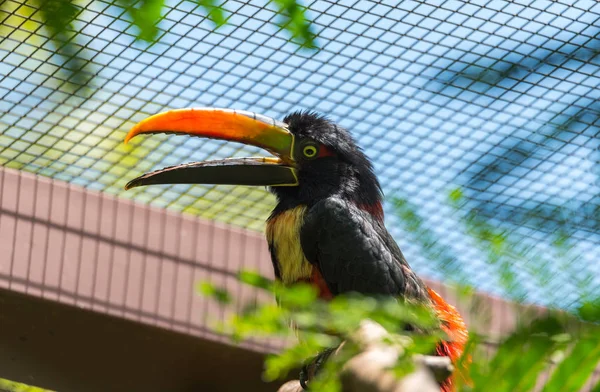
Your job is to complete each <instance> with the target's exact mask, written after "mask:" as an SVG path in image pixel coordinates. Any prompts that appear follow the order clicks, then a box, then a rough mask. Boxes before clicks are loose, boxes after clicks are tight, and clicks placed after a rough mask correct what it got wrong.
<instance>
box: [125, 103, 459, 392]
mask: <svg viewBox="0 0 600 392" xmlns="http://www.w3.org/2000/svg"><path fill="white" fill-rule="evenodd" d="M155 133H175V134H187V135H191V136H197V137H203V138H211V139H218V140H226V141H232V142H239V143H244V144H247V145H252V146H256V147H259V148H261V149H264V150H266V151H267V152H269V153H271V155H272V156H268V157H267V156H266V157H249V158H225V159H219V160H210V161H203V162H193V163H184V164H181V165H176V166H171V167H167V168H164V169H160V170H156V171H153V172H150V173H146V174H144V175H142V176H140V177H137V178H135V179H133V180H131V181H130V182H128V183H127V185H126V186H125V189H131V188H134V187H139V186H146V185H155V184H229V185H247V186H267V187H268V188H269V190H270V191H271V192H272V193H273V194H274V195H275V198H276V205H275V207H274V209H273V210H272V212H271V214H270V216H269V217H268V219H267V224H266V239H267V243H268V247H269V251H270V255H271V261H272V264H273V271H274V275H275V277H276V279H277V280H279V281H281V282H283V283H284V284H294V283H296V282H310V283H311V284H313V285H314V286H315V287H316V288H317V289H318V292H319V297H320V298H322V299H324V300H329V299H331V298H333V297H335V296H337V295H341V294H346V293H352V292H357V293H360V294H363V295H373V296H392V297H396V298H401V299H407V300H411V301H413V302H416V303H420V304H424V305H426V306H429V307H430V308H431V309H432V310H433V312H434V314H435V315H436V316H437V318H438V319H439V321H440V328H441V329H442V330H443V331H444V332H445V333H446V335H447V337H448V339H445V340H443V341H441V342H440V343H439V344H438V346H437V348H436V353H437V355H440V356H448V357H450V359H451V360H452V362H453V363H456V361H458V359H459V357H460V356H461V354H462V353H463V351H464V347H465V344H466V341H467V337H468V331H467V328H466V325H465V323H464V321H463V319H462V317H461V315H460V314H459V312H458V311H457V310H456V309H455V308H454V307H453V306H451V305H450V304H448V303H447V302H446V301H445V300H444V299H443V298H442V297H441V296H440V295H438V294H437V293H436V292H435V291H434V290H432V289H431V288H429V287H427V285H426V284H425V283H424V282H423V281H422V280H421V279H420V278H419V277H418V276H417V274H416V273H415V272H414V270H413V269H412V268H411V267H410V265H409V264H408V262H407V261H406V258H405V257H404V255H403V254H402V252H401V250H400V248H399V247H398V245H397V243H396V241H395V240H394V238H393V237H392V235H391V234H390V233H389V232H388V230H387V229H386V226H385V223H384V211H383V204H382V203H383V192H382V188H381V186H380V183H379V181H378V179H377V176H376V174H375V171H374V168H373V165H372V163H371V161H370V160H369V158H368V157H367V155H366V154H365V153H364V151H363V150H362V149H361V148H360V147H359V146H358V144H357V143H356V140H355V139H354V138H353V136H352V134H351V133H350V132H349V131H348V130H346V129H345V128H343V127H341V126H339V125H337V124H336V123H335V122H333V121H332V120H330V119H329V118H328V117H326V116H324V115H322V114H319V113H316V112H312V111H295V112H293V113H291V114H289V115H287V116H286V117H285V118H284V119H283V120H282V121H279V120H276V119H273V118H270V117H267V116H264V115H260V114H257V113H254V112H249V111H245V110H235V109H219V108H184V109H174V110H169V111H166V112H163V113H159V114H156V115H153V116H150V117H148V118H146V119H144V120H142V121H141V122H139V123H137V124H136V125H135V126H134V127H133V128H132V129H131V130H130V131H129V133H128V134H127V136H126V138H125V142H126V143H127V142H128V141H129V140H130V139H131V138H133V137H135V136H138V135H140V134H155ZM441 390H442V391H444V392H448V391H452V390H454V386H453V380H452V378H449V379H447V380H446V381H445V382H444V383H443V384H442V386H441Z"/></svg>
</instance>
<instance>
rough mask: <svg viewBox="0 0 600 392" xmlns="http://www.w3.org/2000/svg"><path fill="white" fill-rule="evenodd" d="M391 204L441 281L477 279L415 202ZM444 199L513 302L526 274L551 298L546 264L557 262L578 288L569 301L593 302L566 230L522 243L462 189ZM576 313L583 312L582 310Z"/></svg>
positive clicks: (521, 294)
mask: <svg viewBox="0 0 600 392" xmlns="http://www.w3.org/2000/svg"><path fill="white" fill-rule="evenodd" d="M392 203H393V206H394V209H395V212H396V214H397V215H398V216H399V217H400V220H399V222H400V224H401V225H402V226H403V228H404V229H405V231H406V232H407V233H408V234H409V235H410V236H411V237H410V240H411V242H413V243H415V244H418V245H419V246H420V247H421V249H422V251H423V254H424V255H425V256H426V258H427V259H428V260H429V261H430V262H432V263H436V267H437V269H438V270H439V271H440V272H442V273H443V274H444V277H445V280H446V281H450V282H453V283H455V284H458V285H459V286H461V287H462V288H463V289H464V290H467V292H468V291H469V287H471V286H472V285H474V284H475V283H476V282H474V281H473V279H475V278H476V277H475V276H474V275H473V274H472V273H467V272H469V271H471V270H470V269H468V268H466V266H465V265H463V263H462V262H461V260H460V258H459V255H457V254H456V251H455V250H453V249H452V247H451V246H450V245H444V241H443V240H442V239H441V238H440V237H439V236H438V235H437V234H436V233H435V232H434V230H432V229H431V228H429V227H428V225H427V222H426V219H425V217H423V216H421V215H420V214H419V212H418V209H417V207H416V206H415V205H414V204H412V203H410V202H409V201H408V200H407V199H406V198H404V197H399V196H397V197H395V198H393V199H392ZM448 204H449V205H450V206H451V207H452V208H453V210H454V213H455V216H457V217H458V219H459V222H460V223H461V226H460V227H457V230H462V231H463V233H464V234H465V236H466V238H468V239H469V242H471V243H472V244H473V245H474V246H475V248H476V249H477V250H478V251H479V254H480V255H481V256H482V259H483V261H484V262H486V263H487V264H489V265H492V266H494V267H495V268H496V271H497V277H496V278H497V280H498V283H499V285H500V289H501V290H502V292H503V294H504V296H506V297H508V298H510V299H511V300H513V301H517V302H524V301H526V300H527V299H528V297H527V292H528V290H527V288H526V287H525V286H524V284H523V282H524V280H525V279H531V281H527V284H534V285H536V289H538V290H541V291H542V292H544V293H545V294H546V298H547V299H550V300H551V301H552V300H553V299H554V298H555V296H554V295H552V294H551V293H552V291H553V290H555V289H556V288H555V287H554V286H553V285H552V284H553V283H555V282H554V280H553V279H552V277H553V276H552V274H553V273H552V271H551V270H550V269H549V267H548V266H549V265H551V264H552V263H557V262H558V263H559V265H560V268H561V269H562V270H563V272H566V273H567V274H568V275H569V276H570V279H571V280H572V282H574V283H575V285H576V287H577V288H578V292H577V293H573V295H574V296H576V298H574V299H573V301H572V304H571V305H575V306H578V307H579V306H582V304H584V303H585V304H586V305H585V309H588V310H589V309H591V308H592V307H593V306H592V305H591V302H590V298H594V293H591V292H590V290H589V287H590V282H591V281H592V280H593V276H592V275H591V273H590V272H584V271H581V270H573V268H575V267H576V266H577V265H579V264H578V263H577V261H578V259H579V258H580V254H578V253H577V252H576V251H575V250H574V249H573V248H574V241H573V239H572V238H571V237H570V236H569V235H568V234H567V233H565V232H563V231H557V232H555V233H553V235H552V236H548V237H549V243H550V245H551V246H550V248H546V249H538V248H536V247H534V246H532V245H530V244H527V243H523V241H522V236H521V235H520V234H519V233H518V232H516V231H514V230H508V229H505V228H502V227H500V226H499V225H495V224H494V223H493V222H492V221H491V220H490V219H489V218H488V217H487V216H486V215H485V214H481V213H480V211H479V210H478V209H471V208H470V200H469V199H468V198H467V197H466V196H465V195H464V192H463V190H462V189H461V188H456V189H454V190H452V191H451V192H450V193H449V197H448ZM524 273H525V274H526V275H524ZM550 305H551V306H556V307H565V303H552V302H551V303H550ZM596 306H598V305H596ZM571 310H574V309H571ZM581 316H582V317H583V314H582V315H581ZM587 319H588V320H589V318H587Z"/></svg>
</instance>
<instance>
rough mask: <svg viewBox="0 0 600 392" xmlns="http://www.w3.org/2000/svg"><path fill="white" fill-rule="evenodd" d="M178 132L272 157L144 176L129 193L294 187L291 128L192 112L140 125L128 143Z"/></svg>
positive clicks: (235, 114)
mask: <svg viewBox="0 0 600 392" xmlns="http://www.w3.org/2000/svg"><path fill="white" fill-rule="evenodd" d="M152 133H174V134H186V135H191V136H198V137H205V138H210V139H219V140H229V141H234V142H240V143H244V144H249V145H253V146H257V147H260V148H263V149H265V150H267V151H269V152H270V153H272V154H273V155H274V156H272V157H253V158H228V159H220V160H214V161H204V162H194V163H185V164H182V165H177V166H172V167H167V168H165V169H161V170H157V171H154V172H151V173H146V174H144V175H142V176H140V177H138V178H136V179H133V180H131V181H129V183H127V185H126V186H125V189H131V188H135V187H138V186H143V185H152V184H227V185H265V186H295V185H298V177H297V173H296V169H295V165H294V159H293V150H294V135H293V134H292V133H291V132H290V131H289V130H288V129H287V124H285V123H282V122H280V121H277V120H274V119H272V118H269V117H265V116H262V115H259V114H255V113H252V112H246V111H241V110H231V109H215V108H194V109H177V110H171V111H168V112H165V113H160V114H157V115H154V116H151V117H148V118H147V119H145V120H143V121H141V122H140V123H138V124H136V125H135V126H134V127H133V128H132V129H131V131H129V133H128V134H127V136H126V137H125V143H127V142H128V141H129V140H130V139H131V138H133V137H134V136H137V135H139V134H152Z"/></svg>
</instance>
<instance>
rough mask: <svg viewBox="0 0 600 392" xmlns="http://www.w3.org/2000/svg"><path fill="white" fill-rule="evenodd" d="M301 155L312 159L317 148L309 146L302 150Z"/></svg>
mask: <svg viewBox="0 0 600 392" xmlns="http://www.w3.org/2000/svg"><path fill="white" fill-rule="evenodd" d="M302 153H303V154H304V156H305V157H307V158H314V157H315V156H316V155H317V147H315V146H311V145H308V146H305V147H304V148H303V149H302Z"/></svg>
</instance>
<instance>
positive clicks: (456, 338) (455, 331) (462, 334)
mask: <svg viewBox="0 0 600 392" xmlns="http://www.w3.org/2000/svg"><path fill="white" fill-rule="evenodd" d="M427 291H428V292H429V296H430V297H431V300H432V302H433V308H434V309H435V312H436V314H437V316H438V318H439V319H440V321H441V328H442V330H443V331H444V332H445V333H446V335H448V338H449V339H448V341H442V342H440V344H439V345H438V346H437V354H438V355H440V356H447V357H449V358H450V360H451V361H452V363H453V364H456V363H457V361H458V359H459V358H460V356H461V355H462V353H463V351H464V349H465V345H466V343H467V339H468V337H469V334H468V331H467V326H466V325H465V322H464V321H463V319H462V317H461V316H460V313H458V311H457V310H456V308H455V307H454V306H452V305H450V304H448V303H447V302H446V301H444V299H443V298H442V297H440V295H439V294H438V293H436V292H435V291H434V290H432V289H430V288H428V289H427ZM462 370H463V369H455V374H454V375H453V376H452V377H450V378H449V379H448V380H446V382H444V384H443V385H442V391H443V392H452V391H454V383H453V379H454V378H455V377H457V374H456V373H458V376H459V377H460V375H461V373H463V371H462Z"/></svg>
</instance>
